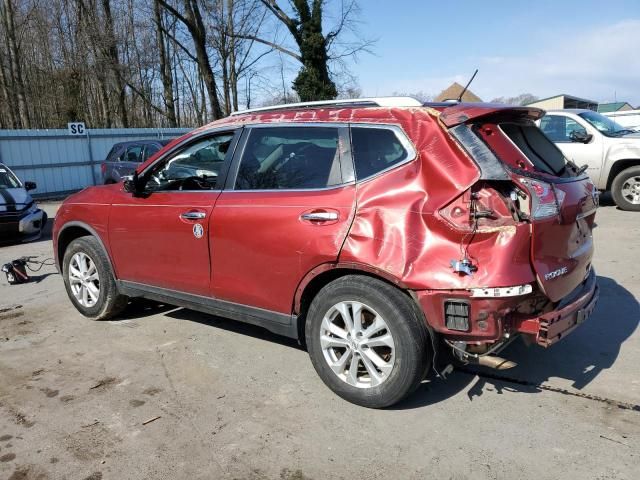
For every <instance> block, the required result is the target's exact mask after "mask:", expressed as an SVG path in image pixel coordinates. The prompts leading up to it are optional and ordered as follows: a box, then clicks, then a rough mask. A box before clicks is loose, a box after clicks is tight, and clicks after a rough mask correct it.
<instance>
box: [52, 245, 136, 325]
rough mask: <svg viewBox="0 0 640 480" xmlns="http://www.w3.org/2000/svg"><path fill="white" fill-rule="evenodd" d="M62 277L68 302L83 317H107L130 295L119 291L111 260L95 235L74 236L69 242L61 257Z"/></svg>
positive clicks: (115, 312)
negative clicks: (69, 301)
mask: <svg viewBox="0 0 640 480" xmlns="http://www.w3.org/2000/svg"><path fill="white" fill-rule="evenodd" d="M87 259H88V261H87ZM92 266H94V267H95V269H94V268H93V267H92ZM96 274H97V278H96ZM62 277H63V280H64V286H65V288H66V290H67V295H69V299H70V300H71V303H73V306H74V307H76V309H77V310H78V311H79V312H80V313H81V314H82V315H84V316H85V317H88V318H90V319H92V320H106V319H109V318H112V317H114V316H116V315H118V314H119V313H120V312H122V310H124V308H125V307H126V306H127V303H128V300H129V299H128V297H126V296H124V295H121V294H120V293H118V288H117V286H116V282H115V280H114V277H113V270H112V269H111V262H110V261H109V258H108V257H107V254H106V253H105V251H104V249H103V248H102V245H100V243H99V242H98V240H97V239H96V238H95V237H92V236H86V237H80V238H76V239H75V240H73V241H72V242H71V243H70V244H69V246H68V247H67V249H66V251H65V252H64V258H63V260H62ZM91 285H92V286H93V287H92V286H91ZM83 289H84V291H86V296H85V294H84V292H83ZM96 290H97V291H96Z"/></svg>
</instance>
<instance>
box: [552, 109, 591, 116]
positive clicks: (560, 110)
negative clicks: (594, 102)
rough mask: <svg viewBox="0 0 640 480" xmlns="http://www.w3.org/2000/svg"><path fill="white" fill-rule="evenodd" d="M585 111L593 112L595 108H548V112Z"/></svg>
mask: <svg viewBox="0 0 640 480" xmlns="http://www.w3.org/2000/svg"><path fill="white" fill-rule="evenodd" d="M584 112H593V110H589V109H588V108H564V109H558V110H547V113H574V114H576V115H577V114H579V113H584Z"/></svg>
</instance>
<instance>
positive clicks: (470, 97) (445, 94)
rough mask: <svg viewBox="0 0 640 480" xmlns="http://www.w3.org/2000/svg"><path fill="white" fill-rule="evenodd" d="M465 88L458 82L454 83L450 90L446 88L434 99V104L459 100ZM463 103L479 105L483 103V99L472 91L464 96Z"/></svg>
mask: <svg viewBox="0 0 640 480" xmlns="http://www.w3.org/2000/svg"><path fill="white" fill-rule="evenodd" d="M463 89H464V87H463V86H462V85H460V84H459V83H458V82H453V83H452V84H451V85H450V86H449V87H448V88H445V89H444V90H443V91H441V92H440V93H439V94H438V95H437V96H436V97H435V98H434V99H433V101H434V102H445V101H447V100H457V99H458V98H459V97H460V94H461V93H462V90H463ZM462 101H463V102H470V103H477V102H481V101H482V99H481V98H480V97H479V96H477V95H476V94H475V93H473V92H472V91H471V90H467V91H466V92H464V95H462Z"/></svg>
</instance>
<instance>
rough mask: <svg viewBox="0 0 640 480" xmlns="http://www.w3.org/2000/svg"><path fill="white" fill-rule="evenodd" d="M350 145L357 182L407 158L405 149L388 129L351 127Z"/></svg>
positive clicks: (407, 154) (407, 153) (392, 131)
mask: <svg viewBox="0 0 640 480" xmlns="http://www.w3.org/2000/svg"><path fill="white" fill-rule="evenodd" d="M351 145H352V152H353V162H354V165H355V169H356V178H357V179H358V180H362V179H365V178H367V177H371V176H372V175H375V174H376V173H379V172H381V171H383V170H386V169H387V168H390V167H393V166H394V165H397V164H399V163H402V162H404V161H405V160H407V159H408V158H409V152H408V151H407V148H405V146H404V145H403V143H402V142H401V141H400V139H399V138H398V136H397V135H396V133H395V131H394V130H392V129H389V128H381V127H380V128H378V127H352V128H351Z"/></svg>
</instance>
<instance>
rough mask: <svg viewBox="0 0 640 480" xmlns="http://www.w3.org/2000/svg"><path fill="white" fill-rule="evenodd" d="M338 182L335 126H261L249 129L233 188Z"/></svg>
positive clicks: (307, 186)
mask: <svg viewBox="0 0 640 480" xmlns="http://www.w3.org/2000/svg"><path fill="white" fill-rule="evenodd" d="M340 183H342V176H341V173H340V155H339V150H338V128H336V127H265V128H254V129H252V130H251V131H250V133H249V138H248V139H247V143H246V146H245V148H244V151H243V153H242V158H241V159H240V166H239V168H238V175H237V178H236V183H235V189H236V190H283V189H313V188H325V187H329V186H332V185H339V184H340Z"/></svg>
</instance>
